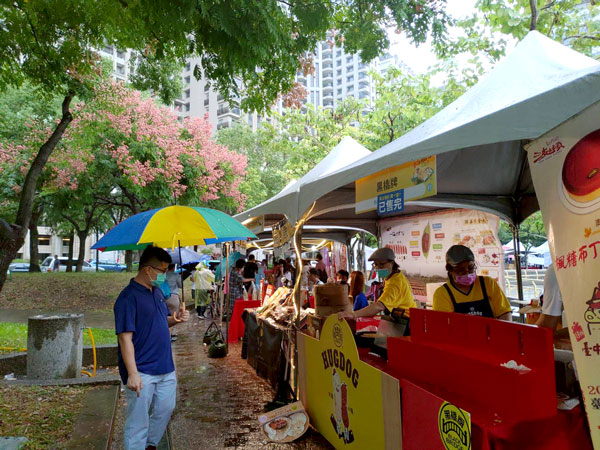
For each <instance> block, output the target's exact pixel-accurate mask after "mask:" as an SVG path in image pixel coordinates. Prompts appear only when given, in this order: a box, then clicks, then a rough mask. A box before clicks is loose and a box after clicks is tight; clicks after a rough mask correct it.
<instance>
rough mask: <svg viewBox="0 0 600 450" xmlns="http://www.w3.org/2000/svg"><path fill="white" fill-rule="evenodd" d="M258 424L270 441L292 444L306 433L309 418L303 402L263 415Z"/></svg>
mask: <svg viewBox="0 0 600 450" xmlns="http://www.w3.org/2000/svg"><path fill="white" fill-rule="evenodd" d="M258 423H259V424H260V430H261V432H262V434H263V435H264V436H265V437H266V438H267V439H269V440H270V441H272V442H292V441H295V440H296V439H298V438H299V437H300V436H302V435H303V434H304V433H306V430H308V425H309V418H308V414H307V413H306V411H305V410H304V405H303V404H302V402H295V403H290V404H289V405H286V406H283V407H281V408H277V409H274V410H273V411H270V412H268V413H266V414H263V415H261V416H260V417H259V418H258Z"/></svg>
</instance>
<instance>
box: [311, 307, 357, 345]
mask: <svg viewBox="0 0 600 450" xmlns="http://www.w3.org/2000/svg"><path fill="white" fill-rule="evenodd" d="M326 319H327V317H326V316H319V315H317V314H310V313H309V314H307V315H306V330H305V332H306V334H308V335H309V336H311V337H314V338H315V339H319V338H320V336H321V330H322V329H323V325H324V324H325V320H326ZM346 322H348V325H349V326H350V329H351V330H352V333H353V334H355V333H356V320H353V319H346Z"/></svg>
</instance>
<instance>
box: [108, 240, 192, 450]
mask: <svg viewBox="0 0 600 450" xmlns="http://www.w3.org/2000/svg"><path fill="white" fill-rule="evenodd" d="M170 263H171V257H170V256H169V254H168V253H167V252H166V251H164V250H163V249H161V248H158V247H147V248H146V249H145V250H144V252H143V253H142V257H141V258H140V265H139V270H138V273H137V275H136V277H135V278H133V279H132V280H131V281H130V282H129V285H128V286H127V287H126V288H125V289H123V290H122V291H121V294H119V297H118V298H117V301H116V302H115V306H114V308H113V309H114V314H115V331H116V334H117V336H118V344H119V350H118V351H119V374H120V375H121V380H122V381H123V384H124V385H126V386H127V389H126V391H125V393H126V394H125V395H126V398H127V419H126V422H125V430H124V434H125V440H124V444H125V449H127V450H138V449H156V446H157V445H158V443H159V442H160V440H161V438H162V436H163V434H164V432H165V429H166V427H167V424H168V422H169V419H170V418H171V413H172V412H173V408H174V407H175V394H176V388H177V378H176V376H175V366H174V364H173V355H172V352H171V342H170V339H169V327H172V326H173V325H176V324H177V320H180V321H182V322H185V321H187V320H188V319H189V313H188V312H187V311H178V312H177V313H176V316H177V318H178V319H177V320H176V319H175V317H173V316H171V315H170V313H169V310H168V309H167V306H166V304H165V302H164V301H163V294H162V291H161V290H160V288H159V286H160V285H161V284H162V283H163V282H164V281H165V279H166V275H165V274H166V272H167V269H168V268H169V264H170ZM151 410H152V412H151V413H150V411H151Z"/></svg>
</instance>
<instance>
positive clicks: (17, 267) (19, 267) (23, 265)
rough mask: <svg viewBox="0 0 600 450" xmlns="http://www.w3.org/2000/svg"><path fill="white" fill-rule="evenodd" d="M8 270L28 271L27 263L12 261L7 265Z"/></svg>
mask: <svg viewBox="0 0 600 450" xmlns="http://www.w3.org/2000/svg"><path fill="white" fill-rule="evenodd" d="M8 270H10V271H11V272H29V263H24V262H19V263H12V264H10V265H9V266H8Z"/></svg>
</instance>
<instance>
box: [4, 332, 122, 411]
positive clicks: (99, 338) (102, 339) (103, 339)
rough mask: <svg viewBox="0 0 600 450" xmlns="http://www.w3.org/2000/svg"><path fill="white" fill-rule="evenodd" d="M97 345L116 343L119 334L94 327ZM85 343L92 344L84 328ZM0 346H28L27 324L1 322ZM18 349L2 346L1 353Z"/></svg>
mask: <svg viewBox="0 0 600 450" xmlns="http://www.w3.org/2000/svg"><path fill="white" fill-rule="evenodd" d="M92 333H93V335H94V341H95V343H96V345H108V344H116V343H117V336H116V335H115V331H114V330H105V329H100V328H92ZM83 345H92V341H91V340H90V335H89V333H88V331H87V330H83ZM0 347H13V348H26V347H27V324H26V323H11V322H0ZM17 351H18V350H4V349H1V348H0V355H1V354H7V353H14V352H17ZM0 420H1V419H0Z"/></svg>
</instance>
